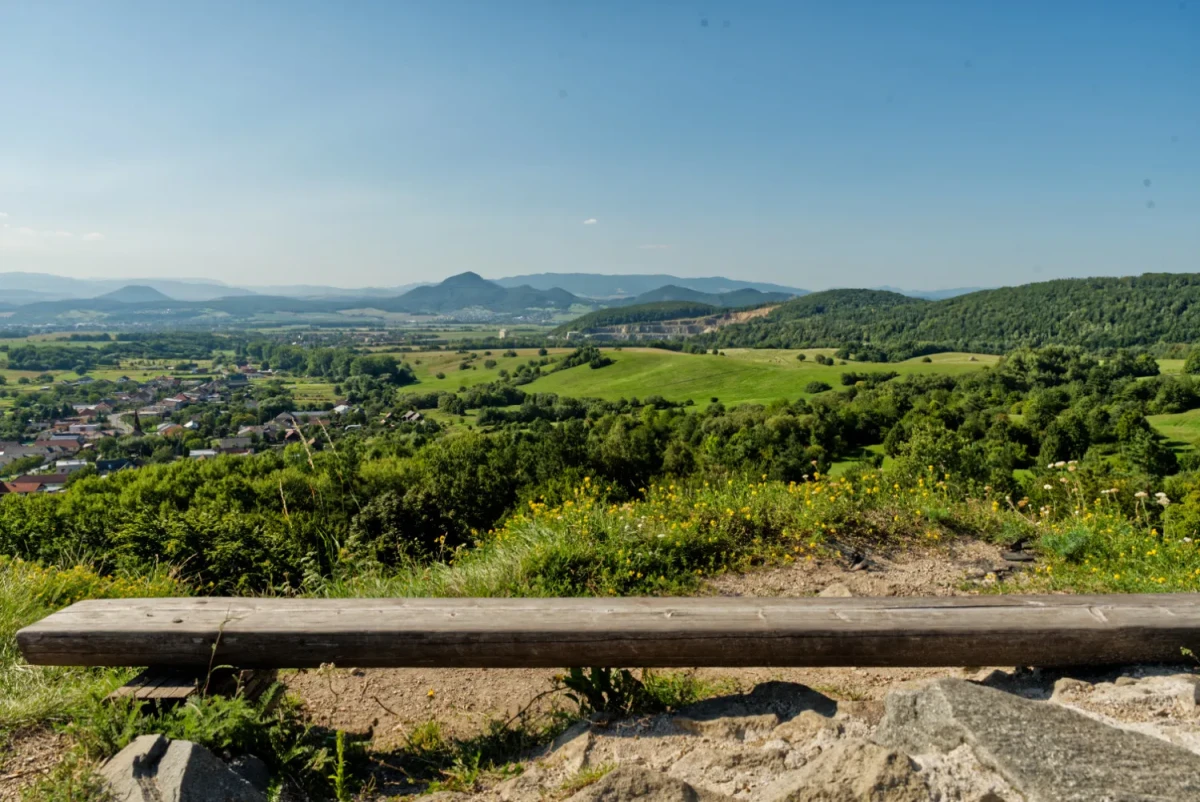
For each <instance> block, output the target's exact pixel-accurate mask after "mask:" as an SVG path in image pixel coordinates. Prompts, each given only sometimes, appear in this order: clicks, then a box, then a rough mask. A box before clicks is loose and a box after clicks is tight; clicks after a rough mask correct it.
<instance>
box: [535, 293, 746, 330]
mask: <svg viewBox="0 0 1200 802" xmlns="http://www.w3.org/2000/svg"><path fill="white" fill-rule="evenodd" d="M723 311H725V310H723V309H722V308H721V307H719V306H715V305H713V304H705V303H693V302H691V301H660V302H659V303H651V304H638V305H637V306H624V307H622V306H616V307H611V308H609V309H598V310H596V311H595V312H589V313H588V314H586V315H582V316H580V317H577V318H575V319H574V320H572V321H570V322H569V323H564V324H563V325H561V326H559V327H558V328H557V329H555V330H554V331H553V332H551V334H552V335H555V336H559V335H563V334H566V333H567V332H569V331H586V330H588V329H594V328H600V327H603V326H624V325H627V324H630V323H653V322H656V321H659V320H681V319H684V318H693V317H703V316H705V315H715V314H719V313H721V312H723Z"/></svg>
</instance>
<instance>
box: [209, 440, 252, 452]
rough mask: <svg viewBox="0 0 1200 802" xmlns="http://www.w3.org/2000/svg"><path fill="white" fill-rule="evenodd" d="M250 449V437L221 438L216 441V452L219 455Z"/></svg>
mask: <svg viewBox="0 0 1200 802" xmlns="http://www.w3.org/2000/svg"><path fill="white" fill-rule="evenodd" d="M248 448H250V437H249V436H241V437H222V438H220V439H218V440H217V450H218V451H220V452H221V453H225V452H227V451H244V450H246V449H248Z"/></svg>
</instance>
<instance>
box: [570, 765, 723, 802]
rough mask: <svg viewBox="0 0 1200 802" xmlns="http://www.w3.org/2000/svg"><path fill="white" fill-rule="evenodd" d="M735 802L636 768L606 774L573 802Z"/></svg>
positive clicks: (621, 769)
mask: <svg viewBox="0 0 1200 802" xmlns="http://www.w3.org/2000/svg"><path fill="white" fill-rule="evenodd" d="M633 800H637V802H732V797H728V796H725V795H724V794H718V793H714V792H712V791H705V790H702V789H699V788H693V787H692V786H690V785H688V784H687V783H685V782H684V781H683V780H678V779H676V778H674V777H669V776H667V775H665V774H660V773H659V772H656V771H647V770H646V769H643V768H638V767H636V766H621V767H619V768H617V769H615V770H613V771H611V772H609V773H608V774H606V775H605V776H604V777H603V778H602V779H601V780H600V781H599V782H597V783H596V784H595V785H592V786H589V787H587V788H584V789H583V790H582V791H580V792H579V793H577V794H575V796H573V797H571V799H570V802H627V801H628V802H633Z"/></svg>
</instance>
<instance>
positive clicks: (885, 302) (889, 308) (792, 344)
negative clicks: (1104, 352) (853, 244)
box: [700, 273, 1200, 359]
mask: <svg viewBox="0 0 1200 802" xmlns="http://www.w3.org/2000/svg"><path fill="white" fill-rule="evenodd" d="M1197 340H1200V274H1191V273H1189V274H1165V273H1148V274H1145V275H1142V276H1135V277H1126V278H1087V279H1062V280H1058V281H1048V282H1043V283H1039V284H1026V285H1023V286H1020V287H1004V288H1001V289H995V290H984V291H981V292H973V293H969V294H967V295H961V296H957V297H954V298H947V299H945V300H941V301H921V300H918V299H914V298H906V297H904V296H901V295H897V294H895V293H890V292H882V291H872V290H832V291H829V292H819V293H814V294H812V295H807V296H804V297H803V298H798V299H796V300H794V301H790V302H788V303H786V304H783V305H782V306H780V307H779V308H778V309H776V310H775V311H773V312H772V313H771V314H770V315H768V316H766V317H763V318H760V319H756V320H752V321H748V322H746V323H743V324H739V325H736V326H728V327H726V328H724V329H722V330H721V331H719V332H716V333H714V334H711V335H707V336H705V337H703V338H701V340H700V341H701V342H702V343H705V344H710V345H716V346H719V347H735V346H742V347H758V348H763V347H773V348H801V347H817V346H823V347H840V346H845V345H850V344H855V343H865V344H869V345H870V346H873V347H874V348H875V349H878V350H879V351H882V352H883V353H884V354H886V356H888V357H890V358H892V359H895V358H898V357H900V358H902V357H905V356H912V355H915V354H919V353H922V352H925V351H936V350H955V351H978V352H987V353H1004V352H1008V351H1012V350H1014V349H1017V348H1021V347H1026V346H1041V345H1046V344H1049V343H1055V344H1060V345H1080V346H1083V347H1086V348H1091V349H1105V348H1121V347H1129V346H1146V345H1154V344H1157V343H1180V342H1193V341H1197ZM874 356H876V358H878V356H880V354H878V352H876V353H875V354H874Z"/></svg>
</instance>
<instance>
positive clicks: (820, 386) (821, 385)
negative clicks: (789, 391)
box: [804, 381, 833, 395]
mask: <svg viewBox="0 0 1200 802" xmlns="http://www.w3.org/2000/svg"><path fill="white" fill-rule="evenodd" d="M832 389H833V387H831V386H830V385H828V384H826V383H825V382H820V381H813V382H809V383H808V384H806V385H804V392H806V393H812V394H813V395H816V394H817V393H823V392H825V391H826V390H832Z"/></svg>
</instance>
